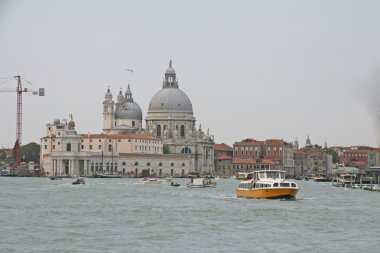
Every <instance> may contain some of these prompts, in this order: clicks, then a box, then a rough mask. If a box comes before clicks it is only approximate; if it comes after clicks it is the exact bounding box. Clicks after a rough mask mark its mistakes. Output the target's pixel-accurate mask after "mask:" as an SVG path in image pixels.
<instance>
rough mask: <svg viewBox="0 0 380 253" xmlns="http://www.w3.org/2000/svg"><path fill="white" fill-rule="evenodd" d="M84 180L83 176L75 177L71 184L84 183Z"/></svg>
mask: <svg viewBox="0 0 380 253" xmlns="http://www.w3.org/2000/svg"><path fill="white" fill-rule="evenodd" d="M85 183H86V182H85V181H84V179H83V178H77V180H75V181H74V182H73V184H85Z"/></svg>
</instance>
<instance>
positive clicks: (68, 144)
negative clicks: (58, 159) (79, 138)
mask: <svg viewBox="0 0 380 253" xmlns="http://www.w3.org/2000/svg"><path fill="white" fill-rule="evenodd" d="M66 151H67V152H70V151H71V143H67V144H66Z"/></svg>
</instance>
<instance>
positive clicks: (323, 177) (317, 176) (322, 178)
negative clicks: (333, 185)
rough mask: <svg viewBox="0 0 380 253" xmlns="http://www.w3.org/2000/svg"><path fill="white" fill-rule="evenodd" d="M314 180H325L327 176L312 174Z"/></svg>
mask: <svg viewBox="0 0 380 253" xmlns="http://www.w3.org/2000/svg"><path fill="white" fill-rule="evenodd" d="M313 179H314V182H327V181H328V179H327V176H326V175H315V176H314V178H313Z"/></svg>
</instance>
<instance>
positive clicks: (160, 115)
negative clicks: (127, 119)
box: [144, 61, 214, 172]
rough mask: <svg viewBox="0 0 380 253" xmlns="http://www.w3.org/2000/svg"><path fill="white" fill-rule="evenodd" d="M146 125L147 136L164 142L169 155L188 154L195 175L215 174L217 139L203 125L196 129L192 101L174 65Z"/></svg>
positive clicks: (154, 103) (168, 69)
mask: <svg viewBox="0 0 380 253" xmlns="http://www.w3.org/2000/svg"><path fill="white" fill-rule="evenodd" d="M145 121H146V129H145V131H144V133H145V134H149V135H152V136H155V137H159V138H161V139H162V141H163V144H164V147H165V149H166V150H165V151H166V152H167V153H170V154H188V156H189V157H190V158H191V164H192V169H193V171H204V172H211V171H213V169H214V157H213V154H214V149H213V143H214V140H213V139H214V138H213V136H211V135H210V134H209V131H207V133H204V132H203V131H202V128H201V125H199V127H198V129H196V125H195V122H196V119H195V117H194V115H193V107H192V105H191V101H190V99H189V97H188V96H187V95H186V93H184V92H183V91H182V90H180V89H179V85H178V79H177V77H176V72H175V70H174V68H173V67H172V61H170V63H169V67H168V68H167V69H166V71H165V77H164V80H163V83H162V88H161V89H160V90H159V91H158V92H157V93H156V94H154V96H153V97H152V99H151V100H150V103H149V109H148V113H147V116H146V119H145Z"/></svg>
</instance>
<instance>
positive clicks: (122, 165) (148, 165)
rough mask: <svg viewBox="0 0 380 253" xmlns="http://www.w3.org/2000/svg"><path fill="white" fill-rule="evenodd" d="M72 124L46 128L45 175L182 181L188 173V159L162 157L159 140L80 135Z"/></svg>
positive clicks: (43, 141)
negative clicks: (116, 176)
mask: <svg viewBox="0 0 380 253" xmlns="http://www.w3.org/2000/svg"><path fill="white" fill-rule="evenodd" d="M72 122H73V121H70V122H67V121H65V120H63V121H62V122H61V121H60V120H58V119H56V120H54V123H53V124H47V125H46V130H47V131H46V132H47V133H46V136H45V137H42V138H41V158H40V159H41V169H43V173H44V175H47V176H51V175H57V176H67V175H68V176H74V175H81V176H93V175H95V174H96V173H111V174H115V173H116V174H121V175H126V176H130V177H142V176H158V177H163V176H177V177H180V176H185V175H187V174H188V172H189V169H190V159H189V157H188V156H186V155H180V154H174V155H163V154H162V150H163V145H162V140H160V139H159V138H156V137H153V136H148V135H143V134H105V133H102V134H78V133H77V132H76V130H75V129H74V128H73V127H70V124H72Z"/></svg>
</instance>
